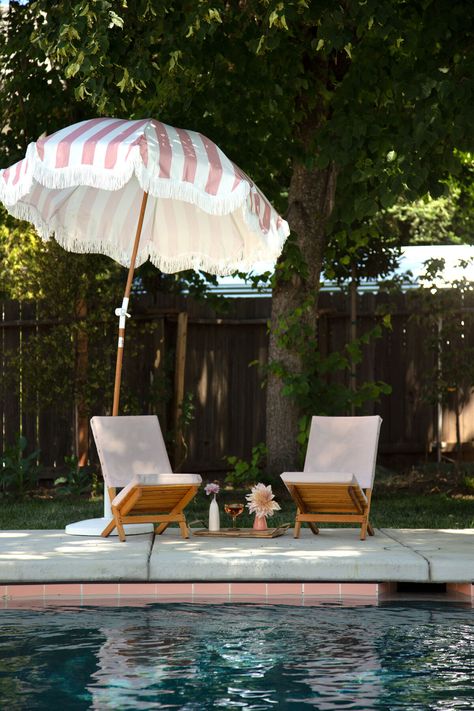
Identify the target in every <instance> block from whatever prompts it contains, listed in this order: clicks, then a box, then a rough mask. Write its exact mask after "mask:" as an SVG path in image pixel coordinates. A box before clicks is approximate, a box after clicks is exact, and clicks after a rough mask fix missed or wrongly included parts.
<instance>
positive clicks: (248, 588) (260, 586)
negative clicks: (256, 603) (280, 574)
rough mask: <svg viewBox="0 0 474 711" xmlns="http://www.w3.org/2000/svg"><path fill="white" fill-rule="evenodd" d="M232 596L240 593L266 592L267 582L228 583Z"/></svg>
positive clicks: (257, 593)
mask: <svg viewBox="0 0 474 711" xmlns="http://www.w3.org/2000/svg"><path fill="white" fill-rule="evenodd" d="M230 594H231V595H232V597H236V596H239V597H240V596H242V595H252V596H255V595H256V596H262V597H265V596H266V594H267V583H232V582H231V583H230Z"/></svg>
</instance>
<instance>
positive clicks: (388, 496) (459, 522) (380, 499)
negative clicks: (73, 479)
mask: <svg viewBox="0 0 474 711" xmlns="http://www.w3.org/2000/svg"><path fill="white" fill-rule="evenodd" d="M244 497H245V492H227V491H225V492H222V494H220V495H219V497H218V500H219V504H220V509H221V526H222V527H225V526H230V525H231V520H230V518H229V517H228V516H226V514H224V501H226V500H227V501H230V500H231V499H232V500H236V501H244V500H245V498H244ZM276 499H277V501H278V502H279V503H280V505H281V507H282V510H281V511H278V512H277V513H276V514H275V515H274V516H273V518H271V519H268V524H269V525H275V526H276V525H279V524H283V523H292V522H293V520H294V513H295V507H294V504H293V503H292V502H291V500H289V499H288V498H286V497H285V496H284V494H283V493H280V492H279V493H278V494H277V496H276ZM208 507H209V499H208V498H207V497H206V496H205V495H204V494H202V493H200V494H199V495H198V496H197V497H196V498H195V500H194V501H193V502H192V503H191V504H190V505H189V506H188V507H187V509H186V513H187V519H188V522H189V523H192V522H193V521H199V520H201V521H202V522H203V523H204V522H206V521H207V512H208ZM102 511H103V503H102V501H101V500H95V501H88V500H85V499H79V498H74V497H61V498H55V499H46V498H29V499H25V500H24V501H14V500H12V499H0V529H3V530H5V529H23V530H27V529H62V528H64V526H65V525H66V524H67V523H72V522H74V521H81V520H83V519H89V518H98V517H100V516H102ZM371 521H372V524H373V526H375V527H376V528H474V498H473V497H467V496H466V497H452V496H448V495H447V494H441V493H439V494H438V493H436V494H416V495H411V494H408V493H404V492H403V493H402V492H400V493H399V492H391V493H385V492H382V493H380V494H379V495H377V492H376V491H375V492H374V496H373V499H372V512H371ZM252 522H253V519H252V518H251V517H250V516H249V515H248V514H246V513H244V514H243V515H242V516H240V517H239V518H238V525H239V526H241V527H250V526H251V525H252ZM327 525H328V526H330V525H333V524H327Z"/></svg>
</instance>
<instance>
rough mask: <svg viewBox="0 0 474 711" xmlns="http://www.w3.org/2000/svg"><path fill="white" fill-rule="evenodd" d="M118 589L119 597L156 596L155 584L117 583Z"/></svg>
mask: <svg viewBox="0 0 474 711" xmlns="http://www.w3.org/2000/svg"><path fill="white" fill-rule="evenodd" d="M118 587H119V590H118V594H119V595H120V596H121V597H123V596H125V597H133V596H134V595H156V583H119V585H118Z"/></svg>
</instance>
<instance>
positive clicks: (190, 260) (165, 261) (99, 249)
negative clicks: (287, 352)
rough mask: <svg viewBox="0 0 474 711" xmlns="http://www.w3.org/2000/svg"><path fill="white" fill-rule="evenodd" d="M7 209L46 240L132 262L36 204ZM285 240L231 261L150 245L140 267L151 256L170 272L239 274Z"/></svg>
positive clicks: (276, 253)
mask: <svg viewBox="0 0 474 711" xmlns="http://www.w3.org/2000/svg"><path fill="white" fill-rule="evenodd" d="M7 210H8V212H10V214H12V215H13V216H14V217H17V218H18V219H20V220H27V221H28V222H30V223H31V224H32V225H33V226H34V228H35V229H36V231H37V232H38V234H39V235H40V237H41V239H43V240H44V241H45V242H47V241H48V240H49V239H50V238H51V237H53V236H54V238H55V239H56V241H57V242H58V244H60V245H61V246H62V247H64V248H65V249H67V250H68V251H72V252H76V253H78V254H102V255H105V256H107V257H110V258H112V259H114V260H115V261H116V262H118V263H119V264H121V265H122V266H123V267H128V266H129V265H130V254H128V253H126V252H124V251H123V250H120V249H117V248H116V247H115V246H114V245H113V244H111V243H110V242H107V241H103V242H95V241H94V242H93V241H88V240H84V236H83V235H82V234H74V233H72V234H71V232H70V231H68V230H65V229H63V228H61V227H59V226H52V225H50V226H48V225H47V224H46V223H45V222H44V221H43V220H42V218H41V216H40V215H39V213H38V211H37V210H36V208H35V207H34V206H32V205H26V204H25V203H17V204H16V205H10V206H7ZM285 224H286V223H285ZM283 243H284V237H283V236H280V235H279V236H278V239H275V240H274V244H273V245H272V246H273V249H271V250H270V254H269V250H268V245H266V246H264V245H262V250H261V253H255V252H254V253H253V256H252V258H251V259H245V258H244V256H243V255H242V254H236V255H235V258H234V259H232V261H230V262H229V260H228V259H227V260H215V259H212V258H211V257H209V256H207V255H205V254H196V253H190V254H181V255H179V256H177V257H167V256H165V255H162V254H160V253H159V252H158V251H157V250H155V249H154V248H153V247H151V248H150V245H148V246H147V249H146V252H144V251H143V250H140V249H139V251H138V254H137V261H136V266H137V267H138V266H140V265H141V264H143V263H144V262H146V260H147V259H150V261H151V262H152V264H154V265H155V266H156V267H157V268H158V269H160V271H162V272H164V273H167V274H173V273H175V272H180V271H185V270H188V269H194V270H202V271H205V272H209V273H214V274H219V275H221V276H227V275H231V274H233V273H235V272H236V271H250V270H251V269H252V267H253V265H254V262H256V261H259V260H260V259H261V260H262V261H263V260H268V259H269V258H270V259H274V260H276V259H277V258H278V256H279V255H280V252H281V249H282V247H283Z"/></svg>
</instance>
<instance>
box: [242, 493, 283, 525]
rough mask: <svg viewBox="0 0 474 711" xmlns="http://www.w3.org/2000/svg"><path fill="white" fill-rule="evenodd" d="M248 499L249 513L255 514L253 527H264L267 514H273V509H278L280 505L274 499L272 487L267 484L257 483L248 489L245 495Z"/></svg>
mask: <svg viewBox="0 0 474 711" xmlns="http://www.w3.org/2000/svg"><path fill="white" fill-rule="evenodd" d="M245 498H246V499H247V501H248V503H247V508H248V510H249V513H254V514H255V524H254V528H257V529H265V528H266V527H267V524H266V518H267V516H273V512H274V511H280V506H279V505H278V504H277V502H276V501H274V500H273V499H274V494H273V492H272V487H271V485H270V484H269V485H268V486H265V484H257V485H256V486H253V487H252V489H251V490H250V494H247V496H246V497H245Z"/></svg>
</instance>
